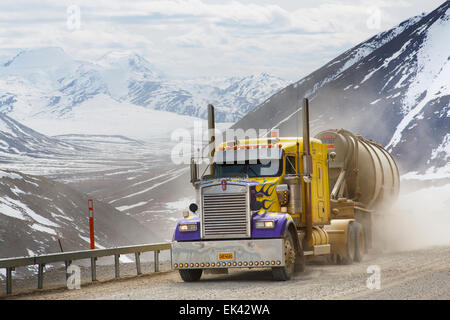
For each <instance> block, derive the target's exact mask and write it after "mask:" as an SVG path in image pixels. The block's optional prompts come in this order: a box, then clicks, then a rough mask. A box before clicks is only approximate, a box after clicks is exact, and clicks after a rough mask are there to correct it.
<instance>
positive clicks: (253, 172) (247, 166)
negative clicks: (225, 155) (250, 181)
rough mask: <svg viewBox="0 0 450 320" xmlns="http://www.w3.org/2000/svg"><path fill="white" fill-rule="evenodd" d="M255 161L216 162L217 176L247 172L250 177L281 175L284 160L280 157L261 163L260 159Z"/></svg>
mask: <svg viewBox="0 0 450 320" xmlns="http://www.w3.org/2000/svg"><path fill="white" fill-rule="evenodd" d="M254 162H255V161H251V163H249V161H245V163H239V164H225V163H216V165H215V176H217V177H227V176H232V175H234V174H242V173H244V174H246V175H248V176H249V177H250V178H252V177H276V176H280V175H281V173H282V171H283V166H282V165H281V164H282V161H280V160H278V159H273V160H271V161H267V160H265V161H263V163H261V161H260V160H258V161H257V162H256V163H254Z"/></svg>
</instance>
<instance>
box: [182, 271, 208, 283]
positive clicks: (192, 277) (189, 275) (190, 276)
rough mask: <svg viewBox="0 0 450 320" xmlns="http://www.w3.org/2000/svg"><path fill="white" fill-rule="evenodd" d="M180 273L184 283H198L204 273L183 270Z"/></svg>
mask: <svg viewBox="0 0 450 320" xmlns="http://www.w3.org/2000/svg"><path fill="white" fill-rule="evenodd" d="M178 271H179V273H180V276H181V279H183V281H185V282H194V281H198V280H199V279H200V277H201V276H202V273H203V270H202V269H186V270H184V269H182V270H178Z"/></svg>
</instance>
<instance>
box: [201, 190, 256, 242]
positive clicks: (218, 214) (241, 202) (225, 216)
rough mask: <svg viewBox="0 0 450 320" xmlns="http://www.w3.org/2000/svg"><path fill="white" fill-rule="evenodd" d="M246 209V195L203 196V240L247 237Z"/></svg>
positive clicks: (248, 233)
mask: <svg viewBox="0 0 450 320" xmlns="http://www.w3.org/2000/svg"><path fill="white" fill-rule="evenodd" d="M247 207H248V204H247V193H242V192H241V193H219V194H215V193H212V194H204V195H203V235H204V238H235V237H249V236H250V232H249V231H250V230H249V229H250V227H249V220H248V214H247Z"/></svg>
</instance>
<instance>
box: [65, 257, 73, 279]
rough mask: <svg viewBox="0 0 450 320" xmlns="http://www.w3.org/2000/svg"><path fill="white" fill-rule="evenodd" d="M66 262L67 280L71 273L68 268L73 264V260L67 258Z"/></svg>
mask: <svg viewBox="0 0 450 320" xmlns="http://www.w3.org/2000/svg"><path fill="white" fill-rule="evenodd" d="M64 264H65V265H66V281H67V280H68V279H69V274H68V273H67V269H68V268H69V267H70V265H71V264H72V261H71V260H66V261H64Z"/></svg>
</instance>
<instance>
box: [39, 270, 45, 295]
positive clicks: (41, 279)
mask: <svg viewBox="0 0 450 320" xmlns="http://www.w3.org/2000/svg"><path fill="white" fill-rule="evenodd" d="M44 267H45V264H40V265H39V269H38V289H42V287H43V284H44Z"/></svg>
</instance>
